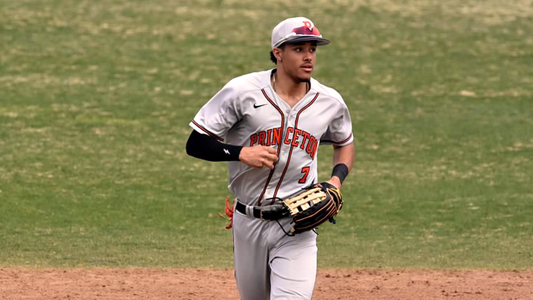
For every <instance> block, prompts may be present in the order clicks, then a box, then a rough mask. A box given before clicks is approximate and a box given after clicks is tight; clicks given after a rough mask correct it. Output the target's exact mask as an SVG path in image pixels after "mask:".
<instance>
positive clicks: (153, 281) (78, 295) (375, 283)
mask: <svg viewBox="0 0 533 300" xmlns="http://www.w3.org/2000/svg"><path fill="white" fill-rule="evenodd" d="M238 298H239V297H238V293H237V289H236V286H235V280H234V277H233V270H209V269H163V270H160V269H102V268H98V269H65V270H61V269H19V268H0V299H2V300H3V299H5V300H7V299H9V300H15V299H39V300H42V299H97V300H100V299H149V300H151V299H238ZM313 299H498V300H500V299H533V270H532V271H524V272H493V271H442V272H441V271H418V270H409V271H395V270H350V269H343V270H320V271H319V274H318V278H317V284H316V288H315V293H314V298H313Z"/></svg>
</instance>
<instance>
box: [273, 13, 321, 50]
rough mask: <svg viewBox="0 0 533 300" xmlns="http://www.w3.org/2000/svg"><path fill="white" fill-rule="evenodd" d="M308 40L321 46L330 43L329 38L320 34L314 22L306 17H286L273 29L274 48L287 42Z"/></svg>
mask: <svg viewBox="0 0 533 300" xmlns="http://www.w3.org/2000/svg"><path fill="white" fill-rule="evenodd" d="M307 41H316V42H317V45H319V46H323V45H327V44H329V40H327V39H325V38H323V37H322V35H320V31H318V29H317V28H316V27H315V25H314V24H313V22H312V21H311V20H309V19H307V18H304V17H297V18H289V19H286V20H284V21H282V22H281V23H279V24H278V25H276V27H274V30H272V49H274V48H277V47H279V46H281V44H283V43H287V42H291V43H295V42H307Z"/></svg>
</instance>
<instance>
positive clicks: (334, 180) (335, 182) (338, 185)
mask: <svg viewBox="0 0 533 300" xmlns="http://www.w3.org/2000/svg"><path fill="white" fill-rule="evenodd" d="M326 182H327V183H329V184H332V185H334V186H335V187H336V188H338V189H339V190H340V189H341V186H342V183H341V181H340V179H339V177H337V176H333V177H331V179H330V180H328V181H326Z"/></svg>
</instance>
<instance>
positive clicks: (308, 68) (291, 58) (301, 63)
mask: <svg viewBox="0 0 533 300" xmlns="http://www.w3.org/2000/svg"><path fill="white" fill-rule="evenodd" d="M316 48H317V45H316V42H302V43H295V44H286V45H285V47H284V48H283V53H282V55H283V60H282V61H283V69H284V70H285V72H286V73H287V74H288V75H289V76H291V77H292V78H294V79H295V80H297V81H300V82H304V81H309V80H310V79H311V75H312V73H313V69H314V67H315V62H316Z"/></svg>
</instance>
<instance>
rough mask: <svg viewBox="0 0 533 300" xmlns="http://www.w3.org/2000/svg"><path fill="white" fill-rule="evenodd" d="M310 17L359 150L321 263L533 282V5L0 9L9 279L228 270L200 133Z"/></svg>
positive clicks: (1, 226) (218, 187)
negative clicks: (28, 273) (237, 80)
mask: <svg viewBox="0 0 533 300" xmlns="http://www.w3.org/2000/svg"><path fill="white" fill-rule="evenodd" d="M297 15H303V16H307V17H309V18H311V19H312V20H313V21H314V22H315V23H316V25H317V27H318V28H320V31H321V32H322V34H323V35H324V36H325V37H327V38H329V39H330V40H331V41H332V44H331V45H330V46H327V47H323V48H320V49H319V53H318V62H317V65H318V67H317V70H316V72H315V74H314V77H315V78H316V79H318V80H319V81H321V82H323V83H325V84H327V85H329V86H332V87H334V88H335V89H336V90H338V91H339V92H340V93H341V94H342V95H343V97H344V99H345V101H346V103H347V104H348V106H349V108H350V110H351V113H352V118H353V120H354V124H353V125H354V132H355V140H356V148H357V150H356V152H357V155H356V162H355V165H354V170H353V172H352V173H351V175H350V176H349V177H348V179H347V181H346V183H345V185H344V188H343V190H344V194H345V197H346V199H347V203H346V206H345V208H344V209H343V211H342V212H341V214H340V215H339V216H338V224H337V225H336V226H333V225H330V224H328V225H325V226H323V228H321V230H320V236H319V266H333V267H365V268H378V267H387V268H431V269H450V268H489V269H531V268H533V221H532V216H533V184H532V181H533V68H532V67H531V66H533V35H532V28H533V2H532V1H531V0H513V1H503V0H502V1H499V0H487V1H475V0H461V1H459V0H449V1H436V0H427V1H422V0H419V1H416V0H404V1H393V0H379V1H362V0H361V1H341V0H338V1H319V0H316V1H290V2H288V1H268V3H260V2H256V1H249V0H248V1H222V0H220V1H208V0H204V1H170V0H154V1H136V0H115V1H111V0H94V1H82V0H80V1H72V0H70V1H69V0H49V1H36V0H25V1H8V0H0V266H36V267H76V266H81V267H91V266H113V267H128V266H140V267H214V268H224V267H231V266H232V241H231V232H230V231H227V230H224V226H225V225H226V221H225V220H223V219H220V218H219V217H217V213H218V212H222V211H223V207H224V198H225V196H226V195H228V191H227V187H226V185H227V170H226V165H225V164H224V163H209V162H204V161H199V160H195V159H192V158H190V157H188V156H187V155H186V154H185V151H184V147H185V142H186V139H187V137H188V134H189V133H190V131H191V129H190V127H189V126H188V123H189V121H190V120H191V119H192V118H193V117H194V115H195V114H196V112H197V111H198V110H199V109H200V107H201V106H202V105H203V104H204V103H205V102H206V101H207V100H208V99H209V98H210V97H211V96H212V95H213V94H214V93H216V92H217V91H218V90H219V89H220V88H221V87H222V86H223V85H224V84H225V83H226V82H227V81H228V80H230V79H231V78H233V77H235V76H238V75H241V74H245V73H248V72H252V71H257V70H265V69H269V68H272V67H273V65H272V63H271V62H270V61H269V56H268V53H269V51H270V48H269V45H270V33H271V30H272V28H273V27H274V26H275V25H276V24H277V23H278V22H279V21H281V20H282V19H284V18H287V17H291V16H297ZM319 153H320V155H319V160H320V162H321V167H320V177H321V179H326V178H327V176H328V174H329V173H330V170H331V158H330V154H331V149H330V148H328V147H321V148H320V152H319Z"/></svg>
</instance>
